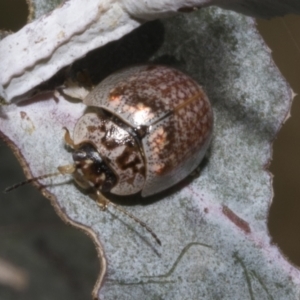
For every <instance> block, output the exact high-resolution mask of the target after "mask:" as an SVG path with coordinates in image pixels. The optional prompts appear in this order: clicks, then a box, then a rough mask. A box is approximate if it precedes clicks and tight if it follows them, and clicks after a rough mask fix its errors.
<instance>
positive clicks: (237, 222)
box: [222, 205, 251, 233]
mask: <svg viewBox="0 0 300 300" xmlns="http://www.w3.org/2000/svg"><path fill="white" fill-rule="evenodd" d="M222 213H223V214H224V215H225V216H226V217H227V218H228V219H229V220H230V221H231V222H232V223H234V224H235V225H236V226H237V227H239V228H240V229H242V230H243V231H244V232H245V233H250V232H251V228H250V226H249V223H248V222H246V221H245V220H243V219H242V218H240V217H239V216H238V215H236V214H235V213H234V212H233V211H232V210H231V209H230V208H229V207H228V206H226V205H223V207H222Z"/></svg>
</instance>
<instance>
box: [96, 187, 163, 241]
mask: <svg viewBox="0 0 300 300" xmlns="http://www.w3.org/2000/svg"><path fill="white" fill-rule="evenodd" d="M97 204H98V205H99V206H100V208H101V209H102V210H105V209H106V207H107V205H111V206H112V207H114V208H115V209H116V210H118V211H120V212H122V213H123V214H124V215H126V216H127V217H129V218H131V219H132V220H134V221H135V222H136V223H138V224H140V225H141V226H142V227H144V228H145V229H146V230H147V231H148V232H149V233H150V234H151V235H152V237H153V238H154V239H155V241H156V242H157V244H159V245H160V246H161V241H160V239H159V238H158V236H157V235H156V234H155V233H154V231H153V230H152V229H151V228H150V227H149V226H148V225H147V224H146V223H144V222H143V221H141V220H140V219H138V218H137V217H135V216H134V215H133V214H131V213H130V212H128V211H127V210H125V209H123V208H122V207H120V206H119V205H117V204H115V203H113V202H111V201H110V200H108V199H107V198H106V197H104V196H103V195H102V194H100V192H98V191H97Z"/></svg>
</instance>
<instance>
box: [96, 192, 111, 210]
mask: <svg viewBox="0 0 300 300" xmlns="http://www.w3.org/2000/svg"><path fill="white" fill-rule="evenodd" d="M96 201H97V204H98V206H99V207H100V208H101V210H106V208H107V205H108V203H109V202H110V201H109V200H108V199H106V198H105V197H104V196H103V195H102V194H101V193H100V192H99V191H97V192H96Z"/></svg>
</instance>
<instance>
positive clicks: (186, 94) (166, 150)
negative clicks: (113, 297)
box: [7, 65, 213, 244]
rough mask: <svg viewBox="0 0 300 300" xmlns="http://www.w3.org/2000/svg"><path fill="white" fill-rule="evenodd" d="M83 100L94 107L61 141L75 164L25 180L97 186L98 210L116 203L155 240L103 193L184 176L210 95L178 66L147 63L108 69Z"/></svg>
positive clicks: (160, 185) (200, 145)
mask: <svg viewBox="0 0 300 300" xmlns="http://www.w3.org/2000/svg"><path fill="white" fill-rule="evenodd" d="M83 102H84V103H85V104H86V105H87V106H91V107H95V108H96V109H95V110H94V111H92V112H87V113H85V114H84V115H83V116H82V117H81V118H80V119H79V120H78V122H77V124H76V126H75V129H74V132H73V138H71V135H70V133H69V131H68V130H67V129H66V134H65V141H66V143H67V144H68V145H69V146H70V147H71V148H72V149H73V160H74V164H73V165H67V166H61V167H59V168H58V170H59V173H54V174H48V175H44V176H40V177H37V178H33V179H30V180H28V181H26V183H27V182H32V181H35V180H38V179H42V178H46V177H50V176H56V175H58V174H72V175H73V177H74V180H75V182H76V183H77V184H78V185H79V186H80V187H82V188H84V189H91V188H92V189H93V190H94V192H95V196H96V199H97V203H98V204H99V205H100V207H101V208H102V209H105V208H106V207H107V205H108V204H110V205H112V206H114V207H115V208H117V209H118V210H121V211H122V212H123V213H125V214H126V215H128V216H129V217H131V218H133V219H134V220H135V221H136V222H138V223H140V224H141V225H142V226H143V227H145V228H146V229H147V230H148V231H149V232H150V233H151V234H152V236H153V237H154V238H155V239H156V241H157V242H158V243H159V244H160V240H159V239H158V237H157V236H156V235H155V234H154V232H153V231H152V230H151V229H150V228H149V227H148V226H147V225H146V224H145V223H143V222H142V221H140V220H139V219H137V218H136V217H134V216H133V215H131V214H130V213H128V212H127V211H125V210H123V209H122V208H121V207H120V206H116V204H114V203H112V202H111V201H109V200H108V199H107V198H105V197H104V196H103V194H102V192H109V193H112V194H116V195H121V196H123V195H124V196H125V195H132V194H135V193H138V192H141V195H142V196H143V197H147V196H150V195H153V194H156V193H159V192H161V191H163V190H165V189H167V188H169V187H171V186H173V185H174V184H176V183H178V182H179V181H181V180H182V179H184V178H185V177H186V176H188V175H189V174H190V173H191V172H192V171H193V170H194V169H195V168H196V167H197V166H198V165H199V163H200V161H201V160H202V158H203V156H204V154H205V152H206V150H207V148H208V145H209V142H210V140H211V133H212V128H213V114H212V109H211V105H210V103H209V100H208V98H207V96H206V95H205V93H204V92H203V90H202V88H201V87H200V86H199V85H198V84H197V83H196V82H195V81H194V80H193V79H191V78H190V77H188V76H187V75H185V74H183V73H182V72H180V71H178V70H176V69H173V68H169V67H166V66H157V65H144V66H136V67H131V68H127V69H123V70H121V71H119V72H116V73H114V74H112V75H110V76H109V77H107V78H106V79H105V80H103V81H102V82H101V83H100V84H99V85H98V86H96V87H95V88H94V89H93V90H92V92H90V93H89V94H88V96H87V97H86V98H85V99H84V100H83ZM17 186H20V184H18V185H17ZM15 187H16V186H14V187H12V188H9V189H7V191H8V190H11V189H13V188H15Z"/></svg>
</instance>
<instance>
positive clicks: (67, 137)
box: [63, 127, 75, 149]
mask: <svg viewBox="0 0 300 300" xmlns="http://www.w3.org/2000/svg"><path fill="white" fill-rule="evenodd" d="M63 129H64V130H65V131H66V132H65V136H64V138H65V143H66V144H67V145H68V146H69V147H71V148H72V149H74V148H75V144H74V141H73V140H72V138H71V135H70V131H69V130H68V128H67V127H64V128H63Z"/></svg>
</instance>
